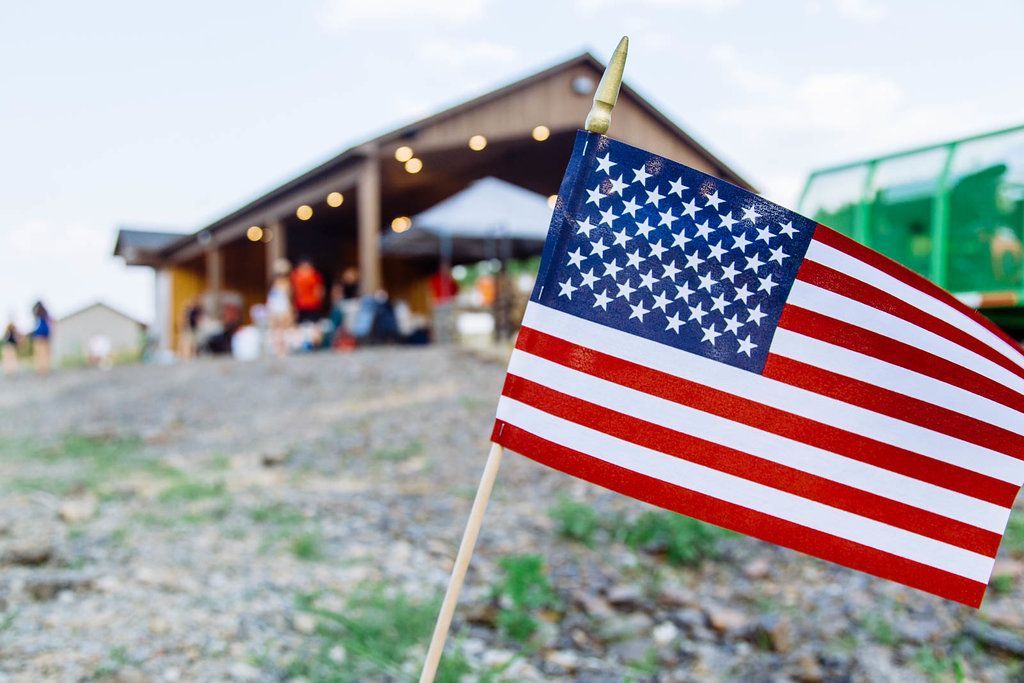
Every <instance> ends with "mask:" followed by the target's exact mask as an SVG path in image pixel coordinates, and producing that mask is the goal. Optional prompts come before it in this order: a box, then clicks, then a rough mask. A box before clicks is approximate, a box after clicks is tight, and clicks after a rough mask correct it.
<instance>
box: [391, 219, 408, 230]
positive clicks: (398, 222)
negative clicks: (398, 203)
mask: <svg viewBox="0 0 1024 683" xmlns="http://www.w3.org/2000/svg"><path fill="white" fill-rule="evenodd" d="M411 227H412V219H411V218H409V217H408V216H398V217H397V218H395V219H394V220H392V221H391V229H392V230H394V231H395V232H398V233H402V232H405V231H406V230H408V229H409V228H411Z"/></svg>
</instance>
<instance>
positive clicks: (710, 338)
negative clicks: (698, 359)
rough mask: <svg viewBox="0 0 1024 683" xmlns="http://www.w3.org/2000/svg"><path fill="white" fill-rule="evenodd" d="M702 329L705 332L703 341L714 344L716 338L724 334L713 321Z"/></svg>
mask: <svg viewBox="0 0 1024 683" xmlns="http://www.w3.org/2000/svg"><path fill="white" fill-rule="evenodd" d="M700 329H701V332H703V333H704V336H703V337H702V338H701V341H702V342H703V341H706V342H711V345H712V346H714V345H715V340H716V339H718V338H719V337H721V336H722V333H721V332H719V331H718V330H716V329H715V324H714V323H711V324H710V325H709V326H708V327H702V328H700Z"/></svg>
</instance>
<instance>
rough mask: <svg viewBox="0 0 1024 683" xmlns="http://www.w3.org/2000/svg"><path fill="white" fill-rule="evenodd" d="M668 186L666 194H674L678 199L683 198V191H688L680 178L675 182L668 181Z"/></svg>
mask: <svg viewBox="0 0 1024 683" xmlns="http://www.w3.org/2000/svg"><path fill="white" fill-rule="evenodd" d="M668 184H669V186H670V187H669V191H668V193H669V194H674V195H676V196H677V197H679V198H680V199H682V198H683V190H689V189H690V188H688V187H687V186H686V185H683V179H682V178H679V179H677V180H670V181H668Z"/></svg>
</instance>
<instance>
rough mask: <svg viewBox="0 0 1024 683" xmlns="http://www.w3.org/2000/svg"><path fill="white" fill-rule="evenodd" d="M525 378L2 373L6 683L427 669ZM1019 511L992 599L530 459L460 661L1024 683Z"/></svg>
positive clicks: (512, 497) (374, 357) (476, 372)
mask: <svg viewBox="0 0 1024 683" xmlns="http://www.w3.org/2000/svg"><path fill="white" fill-rule="evenodd" d="M502 376H503V368H502V367H501V366H500V365H499V364H496V363H494V362H489V361H486V360H481V359H479V358H477V357H475V356H471V355H468V354H466V353H463V352H459V351H455V350H448V349H421V350H399V349H381V350H370V351H365V352H359V353H355V354H348V355H317V356H309V357H297V358H291V359H287V360H284V361H269V360H268V361H262V362H257V363H252V364H237V363H234V362H232V361H222V360H201V361H198V362H195V363H192V364H187V365H178V366H173V367H141V366H139V367H120V368H115V369H114V370H112V371H109V372H104V373H101V372H93V371H84V370H83V371H72V372H64V373H58V374H55V375H53V376H51V377H48V378H36V377H33V376H27V375H26V376H21V377H17V378H14V379H11V380H2V381H0V495H2V500H3V504H2V506H0V682H6V681H50V680H53V681H92V680H96V681H100V680H112V681H149V680H153V681H168V682H173V681H222V680H227V681H235V680H237V681H280V680H294V681H300V680H311V681H312V680H337V681H362V680H369V681H377V680H380V681H398V680H414V679H415V677H416V673H417V667H418V664H419V660H420V658H421V657H422V654H423V650H424V648H425V646H426V641H427V639H428V637H429V631H430V628H431V627H432V619H433V616H434V610H435V608H436V600H437V599H438V596H439V595H440V594H441V592H442V591H443V589H444V586H445V583H446V580H447V575H448V571H449V570H450V567H451V561H452V558H453V556H454V553H455V549H456V547H457V543H458V539H459V536H460V534H461V531H462V526H463V524H464V522H465V519H466V515H467V513H468V509H469V506H470V503H471V498H472V495H473V492H474V490H475V487H476V483H477V480H478V478H479V475H480V471H481V469H482V466H483V461H484V458H485V455H486V452H487V438H488V434H489V429H490V424H491V420H492V419H493V410H494V404H495V401H496V397H497V393H498V390H499V388H500V385H501V381H502ZM559 501H560V502H559ZM581 503H582V505H581ZM553 506H557V507H559V510H560V512H558V513H555V514H552V512H551V510H552V507H553ZM591 511H593V512H591ZM1019 514H1020V513H1018V515H1019ZM1018 520H1020V517H1018ZM645 529H646V530H647V531H649V532H650V533H647V534H646V535H645V531H644V530H645ZM652 529H654V530H655V531H651V530H652ZM1015 529H1016V532H1015V534H1016V535H1015V536H1014V537H1013V539H1007V542H1004V547H1003V549H1002V551H1001V556H1000V561H999V563H998V567H997V570H996V577H997V578H996V589H990V592H989V597H988V598H987V600H986V604H985V605H984V607H983V608H982V609H981V610H980V611H975V610H970V609H967V608H962V607H959V606H957V605H954V604H952V603H949V602H946V601H943V600H941V599H938V598H933V597H931V596H927V595H924V594H920V593H917V592H915V591H912V590H909V589H904V588H902V587H899V586H897V585H894V584H890V583H887V582H884V581H881V580H876V579H872V578H870V577H867V576H864V575H861V574H858V573H855V572H851V571H846V570H844V569H841V568H838V567H835V566H832V565H829V564H827V563H824V562H820V561H817V560H813V559H810V558H806V557H803V556H800V555H797V554H795V553H792V552H789V551H785V550H781V549H778V548H775V547H772V546H768V545H766V544H762V543H759V542H757V541H753V540H751V539H746V538H742V537H738V536H734V535H727V534H722V533H720V532H717V530H714V529H711V528H709V527H704V526H700V525H694V524H688V523H685V520H683V519H682V518H678V517H675V516H671V515H665V514H660V513H653V512H652V510H651V508H649V507H647V506H645V505H643V504H640V503H637V502H635V501H631V500H628V499H626V498H623V497H620V496H616V495H614V494H611V493H608V492H606V491H603V490H600V489H598V488H596V487H593V486H590V485H588V484H585V483H583V482H580V481H575V480H572V479H570V478H568V477H565V476H564V475H561V474H558V473H556V472H553V471H550V470H547V469H546V468H544V467H542V466H540V465H537V464H535V463H532V462H531V461H529V460H526V459H524V458H520V457H518V456H514V455H510V456H508V457H506V459H505V462H504V463H503V465H502V471H501V473H500V476H499V478H498V484H497V486H496V488H495V493H494V496H493V497H492V500H491V505H490V508H489V510H488V514H487V522H486V524H485V527H484V530H483V533H482V534H481V537H480V542H479V544H478V547H477V553H476V556H475V557H474V562H473V566H472V568H471V571H470V575H469V577H468V579H467V584H466V588H465V589H464V592H463V599H462V602H461V604H460V607H459V610H458V612H457V615H456V622H455V628H454V631H453V638H452V641H451V647H450V648H449V656H448V657H447V658H446V661H447V664H446V668H445V670H444V676H445V678H444V680H450V681H455V680H460V679H461V680H464V681H476V680H514V681H530V680H565V681H629V680H632V681H648V680H651V681H690V680H751V681H785V680H802V681H820V680H829V681H831V680H835V681H845V680H850V681H904V680H905V681H927V680H981V681H1010V680H1013V681H1022V680H1024V666H1022V661H1024V607H1022V604H1024V602H1022V598H1024V578H1022V576H1024V522H1020V523H1018V524H1017V525H1016V527H1015ZM566 536H569V537H572V538H567V537H566ZM574 539H575V540H574ZM680 552H682V555H679V553H680ZM537 557H539V558H541V559H540V560H538V559H536V558H537Z"/></svg>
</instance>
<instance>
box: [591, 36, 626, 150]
mask: <svg viewBox="0 0 1024 683" xmlns="http://www.w3.org/2000/svg"><path fill="white" fill-rule="evenodd" d="M628 51H629V36H622V40H620V41H619V44H618V46H617V47H616V48H615V52H613V53H612V58H611V59H609V60H608V66H607V67H605V70H604V74H603V75H602V76H601V82H600V83H598V84H597V90H596V91H595V92H594V106H592V107H591V108H590V113H589V114H587V122H586V123H585V124H583V127H584V128H586V129H587V130H588V131H590V132H591V133H600V134H601V135H604V134H605V133H607V132H608V126H609V125H611V122H612V107H614V106H615V100H617V99H618V98H619V86H620V85H622V72H623V71H624V70H625V69H626V52H628Z"/></svg>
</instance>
